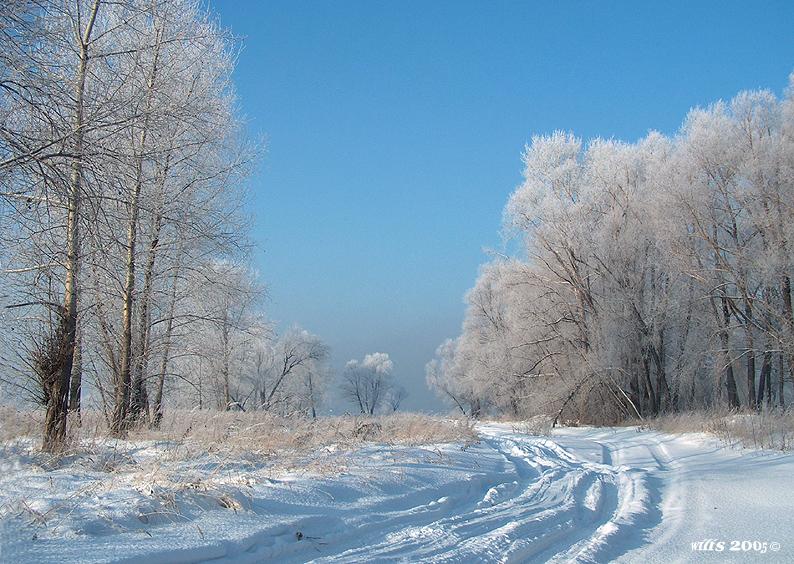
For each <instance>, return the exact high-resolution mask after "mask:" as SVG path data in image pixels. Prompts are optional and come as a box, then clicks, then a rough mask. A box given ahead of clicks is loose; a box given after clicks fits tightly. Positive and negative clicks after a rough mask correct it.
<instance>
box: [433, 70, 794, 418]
mask: <svg viewBox="0 0 794 564" xmlns="http://www.w3.org/2000/svg"><path fill="white" fill-rule="evenodd" d="M793 80H794V79H793ZM792 95H793V93H792V89H791V88H789V89H788V90H787V92H786V95H785V97H784V99H783V100H779V99H777V98H776V97H775V96H774V95H772V94H771V93H769V92H766V91H761V92H747V93H742V94H739V95H738V96H737V97H736V98H735V99H734V100H732V101H731V102H730V103H717V104H715V105H713V106H711V107H709V108H705V109H696V110H693V111H692V112H691V113H690V115H689V116H688V117H687V119H686V121H685V123H684V125H683V127H682V129H681V131H680V133H679V134H678V135H677V136H675V137H672V138H667V137H664V136H662V135H660V134H658V133H651V134H650V135H648V136H647V137H646V138H645V139H642V140H640V141H638V142H636V143H623V142H619V141H613V140H609V141H607V140H600V139H596V140H593V141H591V142H589V143H584V142H582V140H580V139H578V138H576V137H574V136H573V135H570V134H565V133H559V132H558V133H554V134H552V135H550V136H538V137H534V138H533V140H532V143H531V144H530V145H529V146H527V147H526V149H525V152H524V182H523V183H522V184H521V186H519V188H518V189H517V190H516V191H515V192H514V193H513V194H512V195H511V197H510V200H509V202H508V204H507V206H506V208H505V231H506V233H507V234H509V235H510V236H513V237H517V238H519V239H520V240H521V241H522V242H523V243H524V250H525V253H524V255H523V256H520V257H518V258H515V259H504V258H499V259H497V260H494V261H492V262H491V263H489V264H487V265H485V266H484V267H483V268H482V269H481V271H480V275H479V278H478V280H477V283H476V285H475V287H474V288H473V289H472V290H471V291H470V293H469V294H468V296H467V303H468V309H467V313H466V318H465V321H464V323H463V327H462V333H461V335H460V336H459V337H458V338H457V339H455V340H454V341H448V342H447V343H445V344H444V345H443V346H442V347H441V348H439V351H438V352H437V358H436V359H435V360H434V361H432V362H431V363H430V364H429V365H428V382H429V383H430V384H431V386H432V387H433V388H435V389H436V390H437V391H439V393H440V394H442V395H443V396H445V397H447V398H449V399H450V400H451V401H452V402H453V403H455V404H456V405H458V407H459V408H460V409H462V410H464V411H466V409H465V404H467V403H470V402H471V400H468V399H466V400H465V401H464V400H462V399H461V398H464V397H466V395H470V397H472V398H475V399H477V400H479V401H481V402H483V405H487V406H488V408H489V409H491V410H495V411H498V412H501V413H507V414H511V415H514V416H519V415H525V414H528V413H538V412H545V413H549V414H553V415H555V416H557V417H559V416H565V417H574V418H586V419H590V420H593V421H598V422H605V421H615V420H619V419H623V418H626V417H638V416H642V417H644V416H648V415H656V414H659V413H662V412H670V411H679V410H683V409H690V408H694V407H700V406H713V405H726V406H729V407H734V408H735V407H740V406H742V407H748V408H760V407H761V405H762V403H763V402H765V405H773V404H777V405H780V406H783V405H785V403H786V392H787V386H786V384H787V382H788V381H790V378H791V370H792V367H794V357H793V356H792V348H791V347H792V343H793V342H794V332H792V329H794V317H792V313H791V310H792V308H791V300H792V295H791V275H792V264H791V262H792V260H791V250H790V246H789V245H790V243H789V241H790V239H791V236H792V227H791V226H792V225H794V221H792V219H794V214H792V211H794V210H793V209H792V205H791V202H792V201H794V192H792V190H794V167H792V164H791V163H792V162H793V161H792V160H791V156H792V154H794V144H793V143H792V139H794V137H792V133H791V132H792V130H793V129H794V120H792V118H793V117H794V112H793V111H792V107H793V106H792ZM773 383H774V385H773Z"/></svg>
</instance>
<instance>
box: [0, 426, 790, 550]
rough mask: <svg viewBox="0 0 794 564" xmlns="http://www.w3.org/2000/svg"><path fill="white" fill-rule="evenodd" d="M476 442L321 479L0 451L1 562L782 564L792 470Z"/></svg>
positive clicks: (346, 456)
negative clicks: (45, 464) (206, 478)
mask: <svg viewBox="0 0 794 564" xmlns="http://www.w3.org/2000/svg"><path fill="white" fill-rule="evenodd" d="M478 430H479V432H480V435H481V438H482V440H481V441H480V442H479V443H477V444H472V445H466V446H462V445H459V444H458V445H436V446H430V447H428V446H425V447H403V446H391V445H370V446H366V447H363V448H361V449H358V450H356V451H355V452H352V453H342V454H340V453H333V449H328V452H327V453H326V455H327V456H333V457H335V458H328V460H329V461H332V462H333V465H334V467H333V471H332V472H329V471H328V469H327V468H326V471H321V472H316V471H315V472H314V473H305V472H304V473H297V472H292V473H290V472H288V471H281V472H278V473H276V472H274V471H273V470H272V469H268V468H266V467H263V466H261V465H260V466H257V465H256V464H246V463H245V462H244V461H241V462H237V463H227V464H224V465H223V466H222V467H217V466H216V467H214V468H212V467H211V465H210V464H209V463H206V462H202V461H201V460H197V461H194V463H193V464H192V465H189V464H188V463H186V462H184V461H183V462H179V463H174V465H173V466H172V467H167V465H164V466H163V468H161V470H160V471H159V474H158V476H152V475H148V474H147V472H144V471H141V472H129V471H126V472H120V471H119V470H118V465H119V464H122V463H126V464H127V466H131V467H133V468H134V467H135V465H136V464H139V465H141V468H151V466H147V465H145V464H144V463H145V461H146V460H147V459H148V460H151V459H153V458H155V459H156V458H157V457H158V456H160V455H161V454H162V453H161V452H160V450H161V447H160V446H158V445H157V444H147V445H141V446H140V448H139V450H137V451H136V450H134V449H133V450H132V451H131V452H132V453H131V454H129V455H125V456H129V457H130V458H131V460H126V461H122V462H118V461H114V460H108V459H107V455H103V456H102V457H95V458H94V459H91V460H90V461H88V462H87V461H86V460H79V461H71V462H68V461H67V462H65V463H62V464H61V465H60V466H58V467H57V468H42V467H41V466H39V465H37V464H36V463H35V461H32V460H30V455H29V454H25V453H26V452H28V453H29V450H28V451H25V450H24V449H22V448H18V449H15V448H13V447H8V446H7V447H6V448H5V449H4V450H3V451H2V453H3V454H2V457H3V459H0V470H1V471H2V472H1V473H0V474H1V475H0V504H2V505H3V506H4V510H3V517H2V520H1V521H0V541H1V542H2V544H0V561H3V562H105V561H121V562H147V563H159V562H198V561H216V562H261V561H273V562H305V561H314V562H377V561H390V560H398V561H414V562H418V561H421V562H442V561H443V562H546V561H549V562H609V561H624V562H665V563H666V562H689V561H714V562H718V561H719V562H722V561H757V562H794V536H793V535H792V533H794V456H793V455H791V454H782V453H774V452H769V451H750V450H737V449H729V448H725V447H722V446H720V445H719V444H718V443H717V441H716V440H714V439H711V438H708V437H706V436H703V435H694V434H691V435H675V436H674V435H665V434H660V433H655V432H649V431H638V430H636V429H634V428H619V429H595V428H569V429H560V430H556V431H555V432H554V434H553V435H552V436H551V437H537V436H530V435H526V434H523V433H521V432H520V431H519V430H517V429H516V428H514V427H512V426H511V425H506V424H483V425H480V426H479V428H478ZM126 452H130V451H126ZM202 464H204V466H202ZM166 467H167V468H166ZM147 471H148V470H147ZM202 472H205V473H206V472H210V473H214V480H213V481H212V482H211V483H212V486H211V487H210V486H207V485H206V484H208V483H210V482H202V478H201V473H202ZM169 484H170V486H169ZM720 543H723V544H722V545H721V544H720ZM720 546H722V549H721V550H720Z"/></svg>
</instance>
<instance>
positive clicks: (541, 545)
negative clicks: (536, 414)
mask: <svg viewBox="0 0 794 564" xmlns="http://www.w3.org/2000/svg"><path fill="white" fill-rule="evenodd" d="M481 432H482V435H483V443H484V445H486V446H488V447H489V448H490V449H491V450H492V451H494V452H495V453H498V455H500V456H501V457H502V458H503V459H504V460H505V461H506V463H508V468H507V470H508V471H507V472H505V474H504V476H502V477H501V478H502V479H500V480H498V481H497V482H496V483H493V484H491V485H488V484H485V485H486V486H489V487H487V488H485V492H484V495H482V497H481V498H480V499H476V498H474V497H470V498H469V499H467V500H459V501H458V503H456V504H455V505H454V506H452V507H445V508H444V510H442V511H438V512H435V513H425V514H424V515H422V516H423V517H427V518H423V519H417V517H419V515H417V514H413V515H412V516H411V518H410V519H406V518H405V517H406V516H405V515H404V514H403V513H402V512H396V513H395V514H393V515H391V516H390V518H386V519H385V520H380V519H379V520H378V521H379V523H378V526H377V528H376V529H373V530H372V531H369V532H370V534H371V535H372V536H373V537H376V538H371V539H369V538H367V537H366V536H364V538H361V537H359V538H358V541H357V542H356V546H355V547H353V548H351V547H348V548H347V549H345V548H343V547H340V546H337V547H336V548H342V550H341V551H339V552H336V553H335V554H326V555H323V556H319V555H318V558H317V559H316V561H317V562H354V561H360V560H362V559H366V560H422V561H424V562H465V561H472V560H475V559H476V560H484V561H503V562H525V561H541V560H543V561H545V560H554V559H559V560H561V561H583V562H586V561H594V560H593V559H594V558H596V557H597V555H598V554H599V553H600V547H602V546H604V545H606V544H607V542H608V540H609V539H610V538H611V537H615V536H619V533H620V532H621V530H623V529H626V528H631V526H632V524H633V522H634V519H633V517H635V516H636V515H639V514H643V513H644V512H646V511H645V509H646V504H647V502H648V500H649V499H650V498H649V496H648V491H647V486H646V485H645V482H644V476H643V473H642V472H641V471H638V470H632V469H629V468H625V467H613V466H612V465H611V464H610V462H611V453H610V451H609V449H608V447H606V446H605V445H600V447H601V448H602V452H603V454H602V460H603V461H604V463H595V462H589V461H585V460H581V459H578V458H577V457H575V456H574V455H572V454H571V453H570V452H568V451H567V450H565V449H564V448H562V447H561V446H560V445H559V444H557V443H556V442H554V441H553V440H549V439H545V438H539V437H529V436H524V437H521V436H518V435H516V434H515V433H506V432H505V431H504V429H500V428H492V427H489V426H483V427H482V428H481ZM505 476H506V477H507V478H510V477H512V478H514V479H513V480H509V479H507V480H505V479H503V478H504V477H505ZM474 492H475V493H476V489H475V490H474ZM481 493H482V492H481ZM406 525H408V526H406ZM365 534H366V533H365Z"/></svg>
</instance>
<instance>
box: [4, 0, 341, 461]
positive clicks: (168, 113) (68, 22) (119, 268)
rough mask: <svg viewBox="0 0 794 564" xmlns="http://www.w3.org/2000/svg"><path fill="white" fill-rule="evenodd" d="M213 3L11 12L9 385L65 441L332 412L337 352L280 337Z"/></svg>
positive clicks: (52, 5)
mask: <svg viewBox="0 0 794 564" xmlns="http://www.w3.org/2000/svg"><path fill="white" fill-rule="evenodd" d="M236 49H237V44H236V41H235V39H234V37H232V36H231V34H230V33H229V32H228V31H227V30H225V29H223V28H222V27H221V26H219V25H218V23H217V22H216V21H215V20H214V19H213V17H212V15H211V14H209V13H208V12H207V11H206V10H205V8H204V7H203V3H202V2H200V1H199V0H123V1H112V2H111V1H109V0H4V2H2V5H0V92H1V93H2V98H1V99H0V315H2V319H1V320H0V347H1V348H0V383H1V385H2V389H3V390H4V392H3V393H4V394H5V395H6V396H13V397H15V398H22V399H26V400H28V401H33V402H35V403H36V404H38V405H41V406H42V407H43V408H44V410H45V421H44V429H43V448H44V449H45V450H49V451H55V450H58V449H60V448H62V446H63V444H64V441H65V440H66V438H67V432H68V429H69V425H70V424H77V423H79V420H80V412H81V402H84V401H85V400H86V398H91V400H92V401H93V402H95V404H94V405H95V407H97V408H98V409H100V410H101V411H102V413H104V416H105V417H106V419H107V423H108V427H109V429H110V430H111V432H112V433H113V434H114V435H117V436H123V435H124V434H125V433H126V432H127V431H128V430H129V429H131V428H132V427H134V426H136V425H144V424H148V425H152V426H155V427H156V426H157V425H158V424H159V422H160V419H161V418H162V413H163V409H164V405H165V404H166V403H170V404H173V405H175V406H177V405H185V406H190V407H192V406H198V407H214V408H221V409H251V408H255V409H265V410H270V411H274V412H278V413H282V414H293V413H302V414H316V409H317V404H318V402H319V401H320V400H321V398H322V394H323V391H324V389H325V386H326V380H327V377H328V369H327V357H328V349H327V347H326V346H325V345H324V344H323V342H322V341H321V340H320V339H319V338H318V337H316V336H315V335H312V334H310V333H308V332H306V331H304V330H302V329H300V328H299V327H294V328H292V329H289V330H288V331H286V332H285V333H284V334H283V335H277V334H276V333H275V331H274V329H273V324H272V323H270V322H269V321H268V320H267V319H266V318H265V316H264V314H263V313H262V311H263V307H262V305H263V304H262V299H263V295H264V287H263V285H262V284H261V282H260V281H259V280H258V276H257V274H256V272H255V271H254V270H253V269H252V268H251V267H250V265H249V255H250V252H249V251H250V247H251V245H250V241H249V238H248V223H249V218H248V217H247V216H246V214H245V212H244V202H245V198H246V191H245V188H244V187H245V181H246V178H247V176H248V175H249V173H250V171H251V168H252V163H253V162H254V160H255V159H256V157H257V155H258V147H257V146H256V145H255V144H254V143H252V142H251V141H249V140H248V139H247V137H246V135H245V131H244V130H245V128H244V124H243V122H242V120H241V118H240V115H239V111H238V109H237V105H236V104H237V103H236V99H235V96H236V95H235V90H234V85H233V82H232V71H233V70H234V63H235V56H236Z"/></svg>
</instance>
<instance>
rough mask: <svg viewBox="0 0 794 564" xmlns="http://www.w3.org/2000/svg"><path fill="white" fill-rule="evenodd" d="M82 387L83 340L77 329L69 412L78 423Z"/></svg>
mask: <svg viewBox="0 0 794 564" xmlns="http://www.w3.org/2000/svg"><path fill="white" fill-rule="evenodd" d="M82 387H83V339H82V336H81V335H80V332H79V328H78V330H77V334H76V335H75V343H74V357H73V360H72V381H71V384H70V386H69V411H70V412H71V413H72V415H73V416H75V417H77V421H78V422H79V421H80V399H81V397H80V396H81V394H82Z"/></svg>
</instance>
